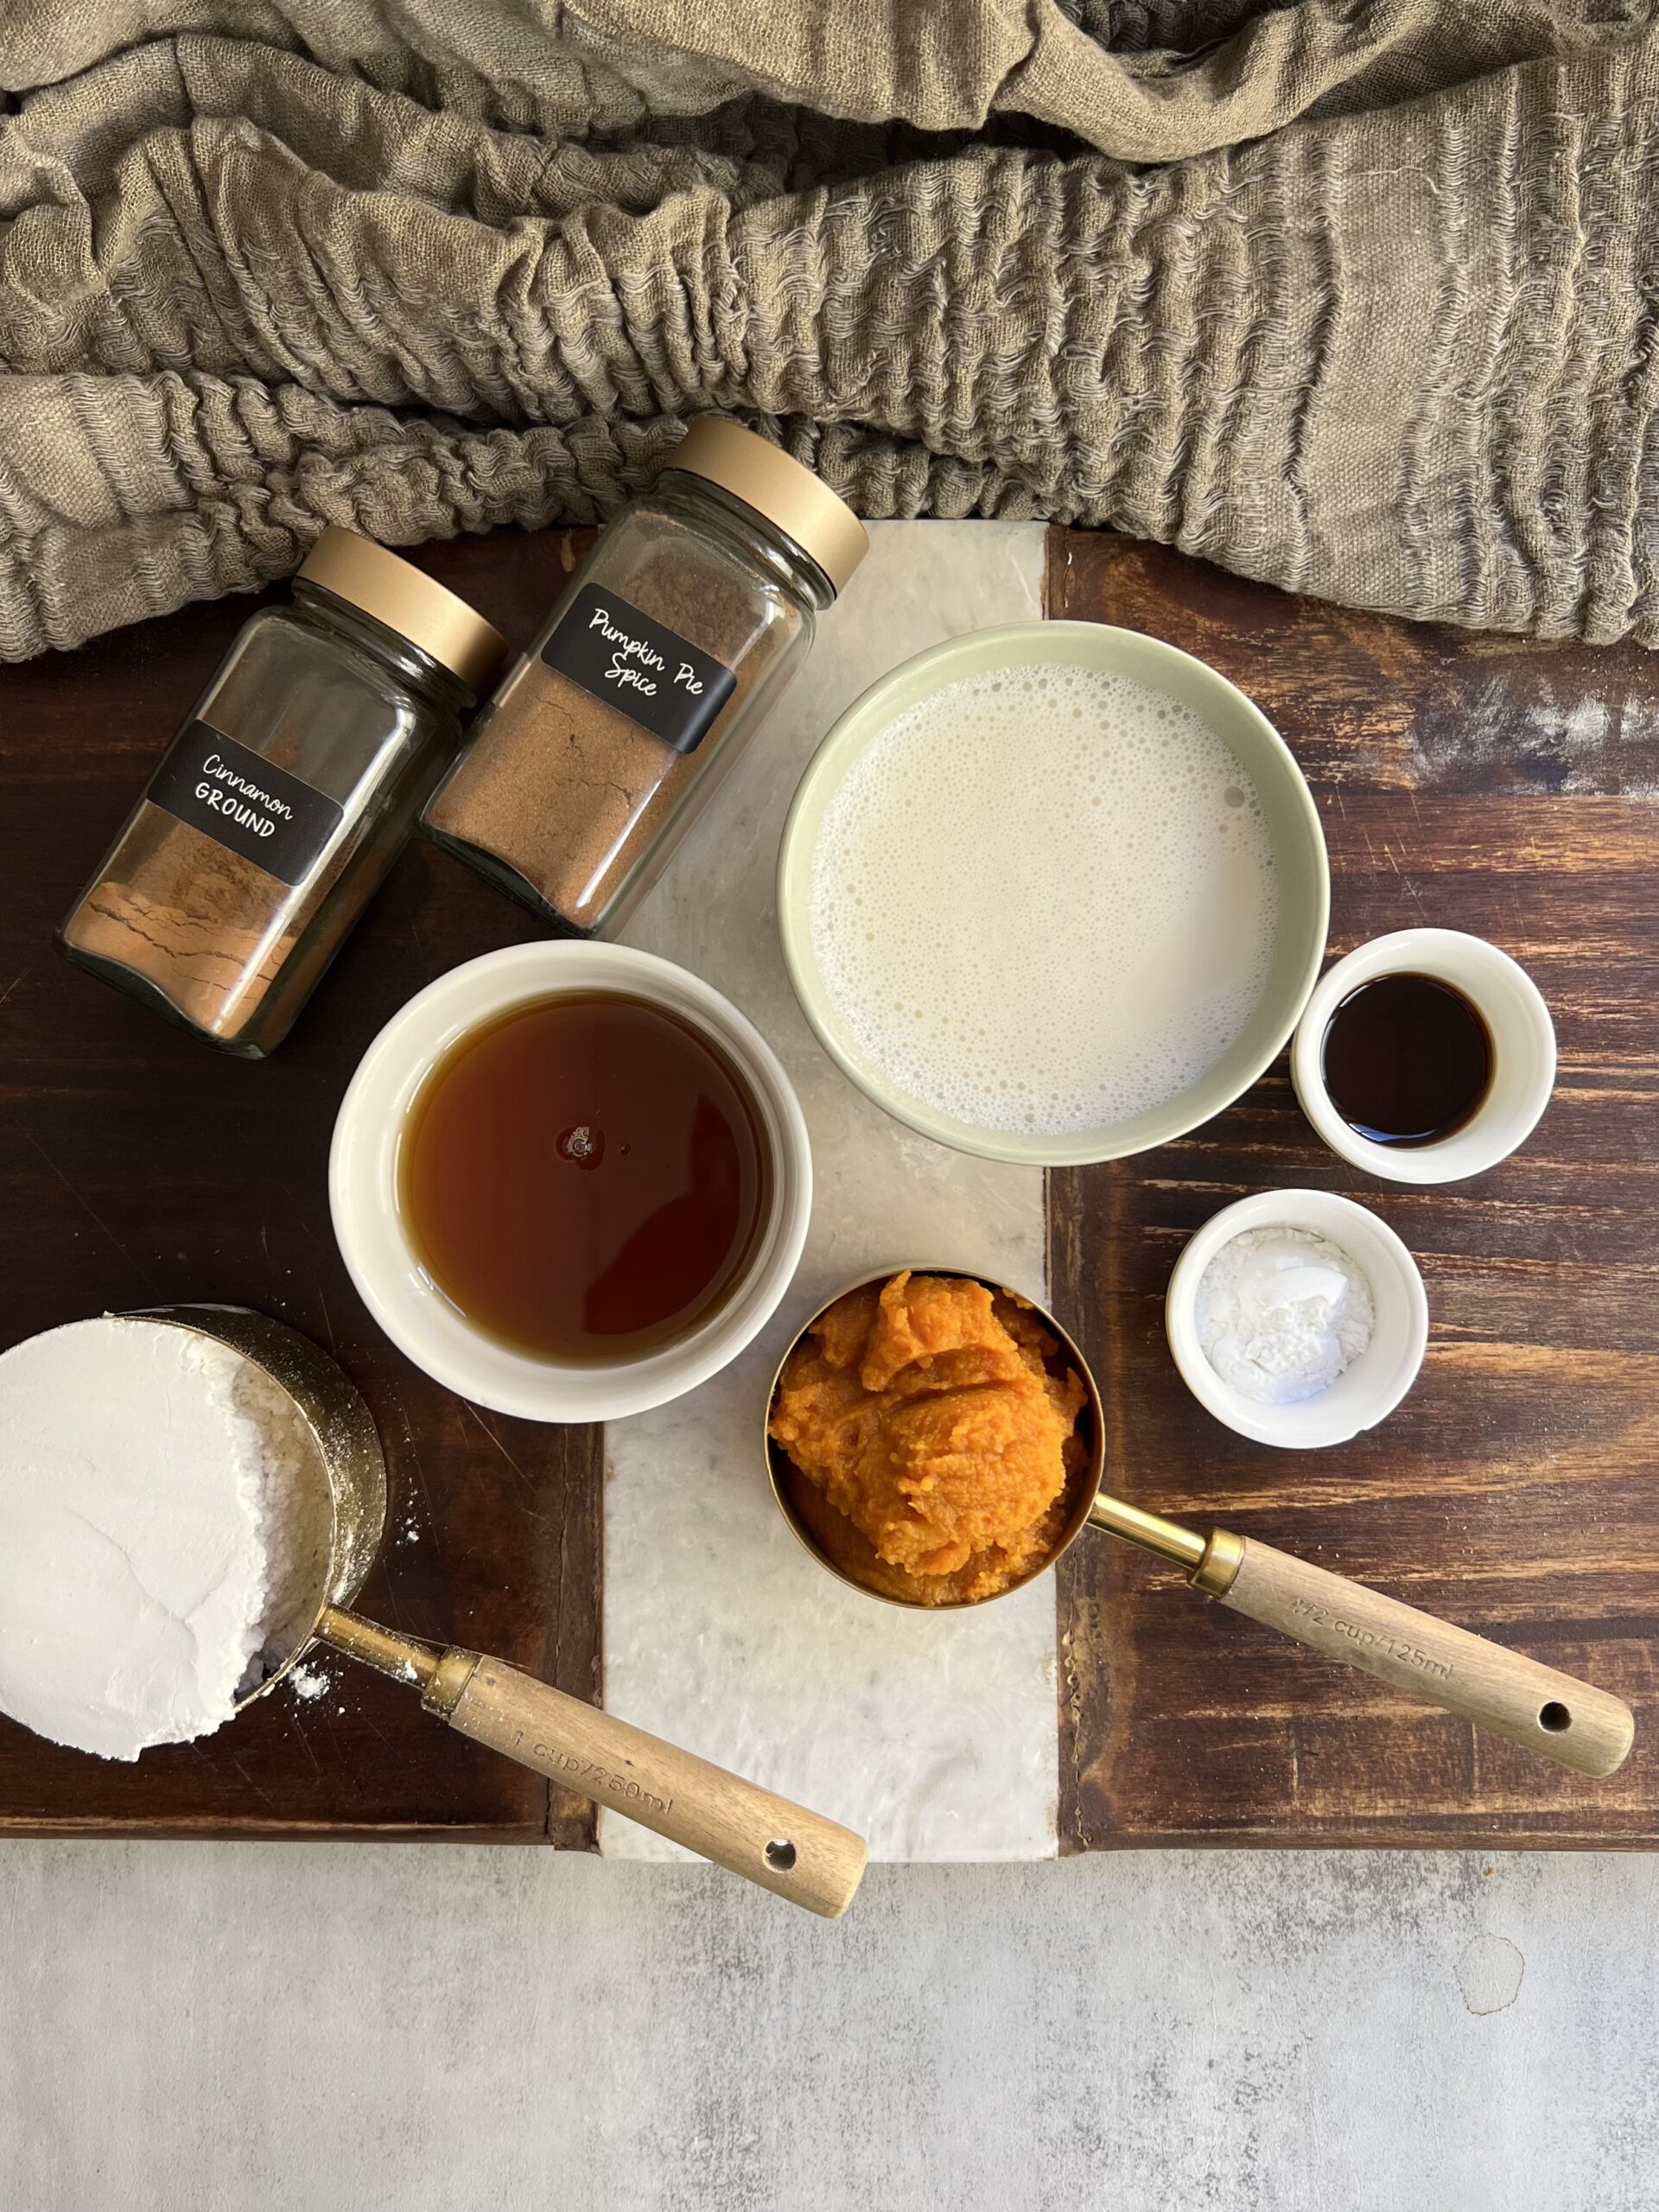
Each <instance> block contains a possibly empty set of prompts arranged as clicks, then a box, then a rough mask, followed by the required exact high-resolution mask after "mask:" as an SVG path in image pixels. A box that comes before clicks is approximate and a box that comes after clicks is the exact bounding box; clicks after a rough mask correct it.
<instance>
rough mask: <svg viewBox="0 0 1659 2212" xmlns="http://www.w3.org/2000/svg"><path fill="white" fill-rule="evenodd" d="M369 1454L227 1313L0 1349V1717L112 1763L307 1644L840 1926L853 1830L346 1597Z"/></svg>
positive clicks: (364, 1553)
mask: <svg viewBox="0 0 1659 2212" xmlns="http://www.w3.org/2000/svg"><path fill="white" fill-rule="evenodd" d="M385 1518H386V1470H385V1459H384V1457H383V1455H382V1452H381V1448H380V1439H379V1436H378V1433H377V1431H376V1429H375V1426H374V1422H373V1420H372V1416H371V1414H370V1413H369V1410H368V1408H367V1407H366V1406H365V1404H364V1402H363V1401H362V1399H361V1398H360V1397H359V1395H358V1394H357V1391H356V1390H355V1389H353V1386H352V1384H351V1383H349V1382H348V1381H347V1380H346V1376H345V1375H344V1374H342V1373H341V1371H340V1369H339V1368H338V1367H337V1366H336V1365H335V1364H334V1362H333V1361H332V1360H331V1359H329V1358H327V1357H326V1356H325V1354H323V1353H322V1352H321V1351H319V1350H318V1349H317V1347H316V1346H315V1344H311V1343H310V1342H309V1340H308V1338H304V1337H302V1336H300V1335H298V1334H297V1333H296V1332H295V1331H294V1330H292V1329H289V1328H288V1327H286V1326H285V1325H283V1323H281V1322H278V1321H274V1320H272V1319H270V1318H269V1317H268V1316H267V1315H264V1314H262V1313H248V1312H245V1311H243V1310H241V1309H239V1308H236V1307H231V1306H163V1307H158V1308H156V1309H155V1310H154V1311H153V1312H149V1313H132V1314H114V1315H106V1316H105V1317H104V1318H102V1319H97V1320H88V1321H78V1322H72V1323H70V1324H69V1325H67V1326H66V1327H64V1328H60V1329H54V1330H51V1331H48V1332H47V1333H46V1334H45V1335H43V1336H39V1337H33V1338H29V1340H28V1341H27V1342H26V1343H23V1344H17V1345H16V1346H14V1347H13V1348H12V1350H11V1351H9V1352H7V1353H5V1354H4V1355H3V1357H0V1712H4V1713H9V1714H10V1716H11V1717H12V1718H13V1719H16V1720H19V1721H21V1722H22V1723H23V1725H24V1726H27V1727H29V1728H33V1729H35V1731H36V1732H39V1733H40V1734H41V1735H44V1736H48V1737H50V1738H53V1739H54V1741H56V1742H58V1743H61V1744H66V1745H73V1746H74V1747H75V1748H77V1749H79V1750H81V1751H92V1752H96V1753H99V1754H100V1755H101V1756H103V1757H104V1758H121V1759H133V1758H137V1757H138V1755H139V1754H140V1752H142V1751H144V1750H146V1749H147V1748H149V1746H151V1745H159V1744H172V1743H182V1742H188V1741H189V1740H191V1739H192V1738H196V1737H199V1736H204V1735H207V1734H208V1733H210V1732H212V1731H213V1730H214V1729H216V1728H218V1727H219V1726H221V1725H222V1724H223V1723H224V1722H226V1720H229V1719H232V1718H233V1717H234V1715H235V1714H237V1713H239V1712H240V1711H241V1710H242V1708H243V1707H245V1706H246V1705H248V1704H249V1703H251V1700H253V1699H255V1698H257V1697H261V1696H263V1695H264V1694H265V1692H266V1691H267V1690H269V1689H270V1688H271V1687H272V1685H273V1684H274V1683H276V1682H277V1681H280V1680H281V1679H282V1678H283V1675H285V1674H287V1672H288V1671H289V1669H290V1668H291V1667H293V1665H294V1664H295V1662H296V1661H297V1660H298V1659H299V1658H300V1656H301V1655H302V1653H303V1652H304V1651H305V1650H307V1649H308V1648H309V1646H310V1645H311V1644H312V1643H314V1642H315V1643H325V1644H327V1645H328V1646H329V1647H330V1649H334V1650H335V1651H339V1652H343V1653H344V1654H345V1655H346V1656H347V1657H349V1658H353V1659H358V1660H361V1661H362V1662H364V1663H365V1665H368V1666H371V1667H373V1668H376V1669H378V1670H379V1672H381V1673H382V1674H385V1675H391V1676H392V1677H393V1679H394V1680H397V1681H404V1682H407V1683H408V1684H410V1686H411V1687H412V1688H418V1690H419V1691H420V1693H421V1701H422V1703H423V1705H424V1706H425V1707H426V1708H427V1710H428V1712H429V1713H435V1714H436V1715H437V1716H438V1717H439V1718H440V1719H444V1720H447V1721H448V1724H449V1726H451V1727H452V1728H455V1729H458V1730H460V1732H461V1734H462V1735H465V1736H470V1737H472V1738H474V1741H475V1742H478V1743H481V1744H486V1745H489V1746H490V1747H491V1748H492V1749H493V1750H495V1751H500V1752H502V1753H503V1754H504V1755H505V1757H507V1758H512V1759H516V1760H517V1761H518V1763H519V1764H521V1765H523V1766H527V1767H530V1768H531V1769H533V1770H535V1771H536V1772H537V1773H540V1774H545V1775H547V1776H548V1777H550V1779H551V1780H553V1781H556V1782H558V1783H563V1785H564V1786H565V1787H566V1788H568V1789H575V1790H578V1791H580V1792H581V1793H582V1795H583V1796H587V1797H589V1798H591V1799H592V1800H593V1801H594V1802H595V1803H598V1804H604V1805H608V1806H611V1807H612V1808H613V1809H615V1810H616V1811H618V1812H620V1813H623V1814H626V1815H627V1816H628V1817H629V1818H630V1819H632V1820H636V1821H640V1822H642V1823H643V1824H644V1825H645V1827H651V1828H654V1829H656V1830H657V1832H658V1834H662V1835H666V1836H670V1837H671V1838H672V1839H673V1840H675V1841H676V1842H677V1843H682V1844H683V1845H685V1846H686V1847H688V1848H689V1849H690V1850H692V1851H695V1852H697V1853H701V1854H702V1856H703V1857H704V1858H706V1859H715V1861H717V1862H718V1863H719V1864H720V1865H721V1866H728V1867H730V1868H731V1869H732V1870H733V1872H736V1873H739V1874H741V1875H743V1876H745V1877H746V1878H747V1879H748V1880H749V1881H752V1882H755V1883H758V1884H759V1885H760V1886H761V1887H762V1888H764V1889H768V1890H772V1891H775V1892H776V1893H777V1894H778V1895H779V1896H780V1897H787V1898H788V1899H789V1900H790V1901H791V1903H792V1904H800V1905H804V1906H805V1907H806V1908H807V1909H808V1910H810V1911H813V1912H817V1913H820V1914H823V1916H826V1917H829V1918H833V1917H834V1916H836V1915H837V1914H839V1913H841V1912H843V1911H845V1910H846V1908H847V1907H848V1905H849V1904H851V1902H852V1899H853V1896H854V1893H855V1891H856V1889H857V1887H858V1885H859V1881H860V1878H861V1875H862V1872H863V1868H864V1860H865V1846H864V1842H863V1840H862V1838H861V1837H859V1836H857V1835H855V1834H852V1832H851V1831H850V1830H849V1829H847V1828H843V1827H839V1826H838V1825H837V1824H836V1822H835V1821H829V1820H825V1819H824V1818H823V1816H822V1815H819V1814H817V1813H811V1812H808V1811H807V1810H806V1809H805V1808H804V1807H802V1806H799V1805H795V1804H791V1802H789V1801H788V1800H787V1799H786V1798H783V1797H778V1796H773V1795H772V1792H771V1791H770V1790H766V1789H760V1788H758V1787H757V1786H756V1785H755V1784H754V1783H749V1782H744V1781H742V1780H741V1779H740V1778H739V1777H737V1776H735V1775H732V1774H728V1773H726V1772H725V1771H724V1770H722V1769H721V1768H719V1767H715V1766H711V1765H709V1764H708V1763H707V1762H706V1761H704V1760H702V1759H699V1758H693V1757H692V1756H691V1754H690V1753H689V1752H686V1751H680V1750H677V1748H676V1747H675V1746H674V1745H671V1744H665V1743H663V1742H662V1741H660V1740H659V1739H658V1738H657V1737H654V1736H649V1735H646V1734H645V1732H643V1731H642V1730H640V1729H638V1728H631V1727H629V1726H627V1724H626V1722H624V1721H620V1720H617V1719H613V1718H612V1717H611V1715H610V1714H608V1713H601V1712H598V1711H596V1710H595V1709H594V1707H591V1706H588V1705H585V1704H583V1703H582V1701H581V1700H579V1699H576V1698H572V1697H567V1696H566V1695H565V1694H563V1692H562V1691H559V1690H556V1689H553V1688H550V1686H549V1685H548V1684H547V1683H545V1682H539V1681H535V1680H534V1679H533V1678H532V1677H531V1676H530V1675H524V1674H521V1673H520V1672H519V1671H518V1669H516V1668H513V1667H509V1666H506V1665H505V1664H504V1663H503V1662H501V1661H500V1660H499V1659H493V1658H489V1657H485V1656H480V1655H479V1654H478V1653H476V1652H471V1651H462V1650H458V1649H436V1648H435V1647H434V1646H432V1645H430V1644H427V1643H416V1642H415V1641H413V1640H411V1639H410V1638H409V1637H404V1636H400V1635H394V1634H393V1633H391V1631H390V1630H385V1629H383V1628H379V1627H378V1626H377V1625H376V1624H374V1623H373V1622H372V1621H366V1620H364V1619H363V1618H360V1616H359V1615H358V1614H355V1613H353V1612H349V1611H346V1607H347V1606H348V1605H350V1604H351V1602H352V1600H353V1599H354V1598H355V1597H356V1595H357V1592H358V1591H359V1589H360V1587H361V1586H362V1584H363V1581H364V1579H365V1576H366V1575H367V1573H368V1571H369V1568H370V1567H371V1566H372V1563H373V1560H374V1557H375V1554H376V1553H377V1551H378V1548H379V1545H380V1540H381V1536H382V1534H383V1532H384V1529H385Z"/></svg>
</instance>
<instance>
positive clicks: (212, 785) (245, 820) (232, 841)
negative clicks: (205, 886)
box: [146, 721, 346, 885]
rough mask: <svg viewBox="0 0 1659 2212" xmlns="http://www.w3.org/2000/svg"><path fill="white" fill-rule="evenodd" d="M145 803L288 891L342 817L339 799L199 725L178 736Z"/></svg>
mask: <svg viewBox="0 0 1659 2212" xmlns="http://www.w3.org/2000/svg"><path fill="white" fill-rule="evenodd" d="M146 796H147V797H148V798H149V799H150V800H151V801H152V802H153V803H154V804H156V805H157V806H162V807H165V808H166V809H167V811H168V813H169V814H175V815H176V816H177V817H178V818H179V820H180V821H181V822H188V823H189V824H190V827H191V828H192V829H200V831H201V833H202V835H203V836H205V837H211V838H213V841H214V842H215V843H216V844H220V845H225V846H226V847H228V848H229V849H230V850H231V851H232V852H233V853H239V854H240V855H241V856H242V858H243V859H244V860H245V861H255V862H257V865H258V866H259V867H260V868H264V870H265V871H266V873H267V874H270V875H274V876H275V877H276V878H277V881H278V882H279V883H287V884H290V885H291V884H296V883H302V882H303V881H304V880H305V878H306V877H307V876H308V874H310V872H311V870H312V869H313V868H315V866H316V863H317V861H318V859H319V857H320V856H321V854H322V852H323V850H324V849H325V848H326V847H327V843H328V841H329V839H330V838H331V837H332V836H334V832H335V831H336V830H337V829H339V828H340V823H342V822H343V821H344V820H345V817H346V810H345V809H344V808H343V807H342V806H341V805H340V803H339V801H338V800H337V799H332V798H328V797H327V795H326V794H325V793H324V792H322V791H316V790H315V789H314V788H313V787H312V785H309V784H305V783H302V782H301V781H300V779H299V778H298V777H297V776H291V775H290V774H289V772H288V770H287V769H286V768H279V767H277V765H276V763H275V762H274V761H270V760H261V759H260V757H259V755H258V754H257V753H250V752H249V750H248V748H247V747H246V746H245V745H238V743H237V741H236V740H235V739H234V738H233V737H226V735H225V734H224V733H223V731H221V730H216V729H214V728H213V726H212V725H211V724H210V723H208V722H204V721H194V722H191V723H190V724H188V727H187V728H185V729H183V730H182V731H181V733H180V734H179V737H178V739H177V741H176V742H175V745H174V747H173V750H172V751H171V752H170V753H168V756H167V758H166V760H163V761H162V765H161V766H160V767H159V768H158V769H157V770H156V773H155V776H154V777H153V778H152V779H151V781H150V786H149V791H148V793H147V794H146Z"/></svg>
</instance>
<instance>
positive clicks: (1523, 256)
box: [0, 0, 1659, 658]
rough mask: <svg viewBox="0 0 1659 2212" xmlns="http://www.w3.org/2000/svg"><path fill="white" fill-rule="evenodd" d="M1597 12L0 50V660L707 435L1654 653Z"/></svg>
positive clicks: (1623, 202) (1408, 606)
mask: <svg viewBox="0 0 1659 2212" xmlns="http://www.w3.org/2000/svg"><path fill="white" fill-rule="evenodd" d="M1655 13H1656V10H1655V8H1654V7H1652V6H1649V5H1642V6H1637V5H1624V6H1621V5H1619V4H1618V0H1603V3H1602V4H1596V3H1595V0H1585V4H1581V5H1577V6H1575V5H1571V4H1567V0H1484V4H1461V5H1460V4H1453V0H1373V4H1370V5H1362V4H1357V0H1346V4H1337V0H1301V4H1294V5H1288V6H1277V7H1273V6H1263V5H1261V4H1259V0H1258V4H1256V5H1255V6H1251V5H1249V4H1247V0H581V4H579V5H577V6H574V7H569V8H567V7H561V6H558V5H556V4H554V0H495V3H494V4H488V3H487V0H76V3H75V4H73V5H66V4H64V0H0V74H3V81H4V85H5V86H6V88H7V92H8V97H7V99H6V101H5V105H4V111H3V113H0V372H3V373H0V656H4V657H9V658H19V657H22V656H24V655H28V654H30V653H35V652H39V651H41V649H42V648H43V647H45V646H48V645H56V646H65V645H75V644H77V643H78V642H79V641H80V640H81V639H85V638H87V637H90V636H92V635H93V634H94V633H96V632H99V631H103V630H106V629H109V628H111V627H112V626H115V625H117V624H120V623H126V622H133V621H137V620H139V619H141V618H142V617H143V616H145V615H148V614H154V613H160V612H162V611H163V610H165V609H168V608H171V607H178V606H179V605H181V603H182V602H184V601H187V600H190V599H194V598H200V597H204V596H207V595H211V594H217V593H222V592H226V591H236V590H242V589H246V588H252V587H255V586H257V585H259V584H262V583H264V582H267V581H268V580H270V578H272V577H275V576H277V575H283V574H284V573H286V572H287V571H289V570H290V569H293V568H294V567H295V566H296V563H297V562H298V561H299V560H300V559H301V558H302V555H303V553H304V550H305V548H306V546H307V545H308V543H309V542H310V540H311V539H312V538H313V537H315V534H316V533H317V531H319V530H320V529H321V527H322V525H323V524H326V523H328V522H345V523H349V524H353V525H354V526H355V527H357V528H358V529H360V530H363V531H367V532H369V533H370V534H371V535H372V536H373V537H378V538H381V539H383V540H385V541H386V542H387V543H391V544H410V543H416V542H418V541H420V540H422V539H423V538H428V537H434V536H440V535H443V534H446V533H449V532H453V531H456V530H474V529H480V528H483V527H486V526H487V525H489V524H496V523H507V522H512V523H518V524H522V525H524V526H525V527H536V526H538V525H540V524H545V523H549V522H556V521H573V522H589V521H593V520H594V519H596V518H599V517H601V516H602V515H604V514H605V513H606V512H608V511H609V510H611V509H612V508H613V506H614V505H616V504H617V503H618V502H619V501H620V499H622V498H623V497H624V496H625V495H626V493H627V492H628V491H629V490H630V489H631V488H632V487H633V486H636V485H638V484H639V483H640V482H641V481H642V480H645V478H647V477H648V476H649V475H650V474H652V470H653V469H654V467H656V465H657V463H658V461H659V460H660V459H661V457H662V456H663V454H664V453H665V452H666V451H667V450H668V448H670V447H671V445H672V443H673V442H674V441H675V440H676V438H677V436H678V435H679V434H680V432H681V429H682V428H683V424H684V422H685V421H686V419H687V417H688V416H690V415H691V414H694V413H696V412H697V411H698V410H702V409H707V408H718V409H722V410H730V411H733V412H734V413H737V414H739V415H740V416H742V417H743V418H744V419H746V420H747V421H749V422H751V423H753V424H754V425H756V426H757V427H759V428H760V429H764V430H766V432H767V433H768V434H769V435H774V436H777V437H779V438H780V439H781V440H782V441H783V442H785V444H786V445H787V446H788V447H789V448H791V450H792V451H793V452H795V453H796V454H798V455H799V456H800V457H801V458H802V459H804V460H805V461H809V462H810V463H811V464H812V465H813V466H814V467H817V468H818V469H819V470H820V471H821V472H822V473H823V474H824V475H825V476H826V477H827V478H828V480H829V482H830V483H832V484H833V485H834V486H836V488H837V489H838V490H840V491H842V493H845V494H846V495H847V497H848V498H849V499H851V500H852V501H853V503H854V504H855V505H856V506H857V507H858V508H859V510H860V511H861V512H862V513H864V514H866V515H870V516H884V515H914V514H938V515H957V516H961V515H974V514H995V515H1009V516H1050V517H1053V518H1058V519H1059V520H1062V521H1066V522H1077V523H1090V524H1107V525H1109V526H1110V527H1112V528H1114V529H1117V530H1122V531H1131V532H1134V533H1135V534H1137V535H1139V536H1142V537H1152V538H1157V539H1161V540H1163V541H1165V542H1166V543H1171V544H1174V545H1179V546H1181V547H1183V548H1185V550H1188V551H1190V552H1192V553H1196V554H1200V555H1203V556H1205V557H1206V558H1208V559H1211V560H1213V561H1218V562H1221V563H1224V564H1225V565H1226V566H1227V567H1229V568H1230V569H1236V570H1237V571H1239V572H1240V573H1242V574H1243V575H1249V576H1255V577H1263V578H1266V579H1268V580H1269V581H1271V582H1274V583H1278V584H1282V585H1284V586H1286V587H1287V588H1290V589H1292V590H1294V591H1303V592H1313V593H1318V594H1322V595H1324V596H1325V597H1328V598H1331V599H1333V600H1338V601H1345V602H1347V603H1348V604H1350V605H1352V606H1362V607H1380V608H1384V609H1387V610H1389V612H1391V613H1402V614H1408V615H1417V616H1422V617H1433V618H1439V619H1444V620H1453V621H1459V622H1466V623H1476V624H1484V625H1488V626H1493V627H1496V628H1500V629H1509V630H1527V631H1533V632H1538V633H1541V634H1543V635H1546V636H1566V635H1580V636H1584V637H1586V638H1591V639H1614V638H1618V637H1619V636H1621V635H1623V634H1625V633H1633V634H1634V635H1636V636H1637V637H1638V638H1640V639H1643V641H1645V642H1646V643H1649V644H1653V643H1655V642H1656V641H1659V599H1656V583H1655V567H1656V517H1659V434H1656V394H1659V345H1656V318H1655V297H1656V286H1659V193H1656V180H1659V34H1656V32H1655V31H1654V29H1652V28H1651V25H1652V21H1653V18H1654V16H1655Z"/></svg>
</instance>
